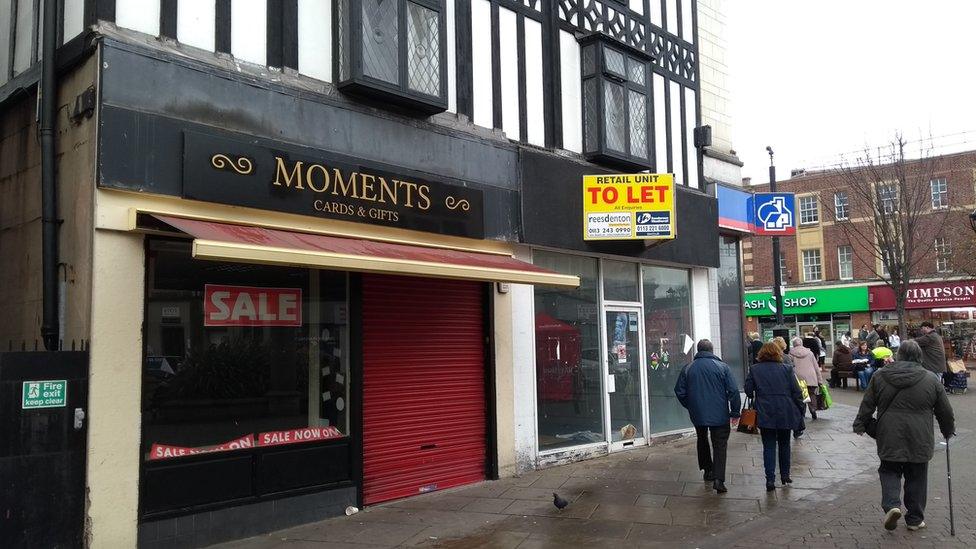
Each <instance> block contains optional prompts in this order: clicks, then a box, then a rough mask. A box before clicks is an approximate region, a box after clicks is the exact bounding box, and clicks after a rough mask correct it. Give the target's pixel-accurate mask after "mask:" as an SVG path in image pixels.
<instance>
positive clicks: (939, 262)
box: [935, 236, 952, 273]
mask: <svg viewBox="0 0 976 549" xmlns="http://www.w3.org/2000/svg"><path fill="white" fill-rule="evenodd" d="M935 253H936V258H935V270H936V271H939V272H940V273H947V272H949V271H951V270H952V246H951V245H950V244H949V239H947V238H946V237H944V236H940V237H939V238H936V239H935Z"/></svg>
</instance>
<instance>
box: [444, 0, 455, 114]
mask: <svg viewBox="0 0 976 549" xmlns="http://www.w3.org/2000/svg"><path fill="white" fill-rule="evenodd" d="M454 2H455V0H445V1H444V16H445V17H446V18H447V110H448V111H450V112H457V51H456V50H457V33H456V28H455V25H454Z"/></svg>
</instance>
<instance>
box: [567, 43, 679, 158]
mask: <svg viewBox="0 0 976 549" xmlns="http://www.w3.org/2000/svg"><path fill="white" fill-rule="evenodd" d="M579 44H580V103H581V105H580V108H581V111H582V112H581V118H580V120H581V121H582V134H583V157H584V158H586V159H587V160H589V161H591V162H596V163H602V164H607V165H610V166H613V167H618V168H623V169H639V170H646V169H650V168H651V165H652V160H653V157H654V146H653V144H654V137H655V136H654V133H653V132H654V129H653V128H652V125H651V120H652V113H653V108H654V104H653V96H652V94H653V88H652V86H651V81H652V75H653V74H654V67H653V61H654V58H653V57H652V56H651V55H649V54H648V53H647V52H644V51H642V50H639V49H636V48H633V47H631V46H629V45H627V44H624V43H622V42H619V41H617V40H614V39H613V38H611V37H609V36H607V35H604V34H600V33H593V34H589V35H586V36H584V37H582V38H580V39H579ZM608 50H609V51H611V52H615V53H619V54H620V55H622V56H623V58H624V72H625V73H626V74H620V73H619V72H617V71H614V70H612V69H610V68H608V67H607V64H606V57H607V51H608ZM590 52H592V56H593V57H592V58H593V71H592V73H590V72H587V71H588V68H589V67H588V61H587V56H588V55H590ZM632 63H640V64H643V66H644V83H643V84H640V83H637V82H635V81H634V80H633V79H632V70H631V64H632ZM594 81H595V82H596V84H594V85H593V86H592V87H593V88H594V90H595V92H594V93H595V94H596V96H597V104H598V106H597V112H596V120H595V125H596V131H597V135H596V137H595V138H594V139H593V146H592V147H591V146H590V144H591V143H590V139H589V136H588V129H589V128H588V126H589V123H588V117H587V113H586V106H587V97H588V92H587V88H588V83H589V82H594ZM608 85H617V86H621V87H622V88H623V91H624V100H623V107H624V128H623V136H624V147H623V148H624V149H626V150H625V151H618V150H616V149H613V148H611V147H610V146H609V145H608V144H607V102H606V93H607V91H606V90H607V86H608ZM632 92H636V93H640V94H641V95H643V96H644V147H645V150H644V153H645V154H644V156H638V155H635V154H633V153H632V152H631V135H632V133H633V127H632V125H633V124H632V123H633V116H632V114H631V104H630V96H631V93H632ZM656 137H657V138H658V139H664V138H665V136H656Z"/></svg>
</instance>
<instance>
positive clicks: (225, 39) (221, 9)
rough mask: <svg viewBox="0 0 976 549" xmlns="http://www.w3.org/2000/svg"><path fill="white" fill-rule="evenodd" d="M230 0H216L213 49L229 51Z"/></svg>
mask: <svg viewBox="0 0 976 549" xmlns="http://www.w3.org/2000/svg"><path fill="white" fill-rule="evenodd" d="M230 20H231V17H230V0H217V6H216V8H215V10H214V49H216V50H217V51H218V52H221V53H230V47H231V43H230V24H231V22H230Z"/></svg>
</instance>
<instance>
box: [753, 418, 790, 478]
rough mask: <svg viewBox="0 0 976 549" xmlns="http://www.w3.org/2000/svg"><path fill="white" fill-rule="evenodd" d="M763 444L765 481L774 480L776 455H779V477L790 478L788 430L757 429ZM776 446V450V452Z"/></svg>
mask: <svg viewBox="0 0 976 549" xmlns="http://www.w3.org/2000/svg"><path fill="white" fill-rule="evenodd" d="M759 434H760V435H761V436H762V445H763V467H765V469H766V482H767V483H774V482H776V456H777V454H778V455H779V477H780V479H784V478H790V430H789V429H763V428H760V429H759ZM777 448H778V452H777Z"/></svg>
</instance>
